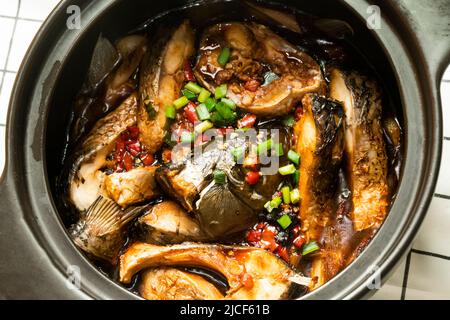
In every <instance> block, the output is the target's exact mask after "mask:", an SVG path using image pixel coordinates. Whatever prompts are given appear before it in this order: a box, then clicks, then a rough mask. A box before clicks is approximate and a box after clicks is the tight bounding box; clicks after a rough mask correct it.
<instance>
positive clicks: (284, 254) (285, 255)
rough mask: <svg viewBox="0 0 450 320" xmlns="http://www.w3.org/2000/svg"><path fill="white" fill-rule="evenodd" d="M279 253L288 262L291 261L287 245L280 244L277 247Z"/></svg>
mask: <svg viewBox="0 0 450 320" xmlns="http://www.w3.org/2000/svg"><path fill="white" fill-rule="evenodd" d="M277 254H278V255H279V256H280V258H281V259H283V260H284V261H286V262H289V253H288V251H287V249H286V247H282V246H279V247H278V249H277Z"/></svg>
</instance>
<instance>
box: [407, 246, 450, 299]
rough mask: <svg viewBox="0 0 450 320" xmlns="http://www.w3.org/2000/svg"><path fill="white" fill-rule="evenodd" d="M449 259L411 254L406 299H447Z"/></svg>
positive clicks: (449, 284)
mask: <svg viewBox="0 0 450 320" xmlns="http://www.w3.org/2000/svg"><path fill="white" fill-rule="evenodd" d="M449 271H450V261H448V260H444V259H440V258H435V257H431V256H425V255H421V254H416V253H412V254H411V266H410V269H409V274H408V286H407V289H406V295H405V298H406V299H449V297H450V272H449Z"/></svg>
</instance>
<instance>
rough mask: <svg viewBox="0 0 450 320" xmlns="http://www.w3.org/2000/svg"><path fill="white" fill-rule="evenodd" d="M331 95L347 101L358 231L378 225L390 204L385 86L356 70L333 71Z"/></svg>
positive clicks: (347, 149)
mask: <svg viewBox="0 0 450 320" xmlns="http://www.w3.org/2000/svg"><path fill="white" fill-rule="evenodd" d="M330 95H331V96H332V97H333V98H334V99H336V100H339V101H342V102H343V105H344V110H345V114H346V121H345V155H346V158H347V159H348V161H347V163H348V166H347V175H348V177H349V179H348V180H349V185H350V191H351V193H352V202H353V210H352V211H351V217H352V220H353V227H354V229H355V231H362V230H365V229H369V228H374V229H377V228H379V227H380V225H381V224H382V222H383V221H384V219H385V217H386V215H387V212H388V208H389V194H390V190H389V185H388V183H387V174H388V159H387V153H386V146H385V142H384V138H383V129H382V124H381V114H382V101H381V98H382V97H381V90H380V89H379V86H378V84H377V83H376V81H374V80H373V79H370V78H368V77H366V76H364V75H362V74H360V73H357V72H355V71H352V72H342V71H340V70H338V69H333V70H332V71H331V85H330Z"/></svg>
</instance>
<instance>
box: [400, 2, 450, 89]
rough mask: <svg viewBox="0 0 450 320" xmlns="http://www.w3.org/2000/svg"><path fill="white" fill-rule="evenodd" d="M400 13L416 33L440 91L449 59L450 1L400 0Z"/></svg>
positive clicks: (430, 71)
mask: <svg viewBox="0 0 450 320" xmlns="http://www.w3.org/2000/svg"><path fill="white" fill-rule="evenodd" d="M395 2H396V3H397V8H398V10H400V11H401V16H403V17H406V20H407V22H408V24H409V25H410V26H411V28H412V29H413V30H412V31H413V32H414V33H415V34H416V37H417V41H418V42H419V44H420V46H421V47H422V49H423V54H424V56H425V60H426V61H427V63H428V68H429V70H428V72H429V73H430V75H431V76H432V77H434V78H433V80H434V81H435V84H436V86H437V89H438V90H439V83H440V81H441V78H442V75H443V73H444V71H445V69H446V68H447V66H448V64H449V62H450V2H449V1H448V0H397V1H395Z"/></svg>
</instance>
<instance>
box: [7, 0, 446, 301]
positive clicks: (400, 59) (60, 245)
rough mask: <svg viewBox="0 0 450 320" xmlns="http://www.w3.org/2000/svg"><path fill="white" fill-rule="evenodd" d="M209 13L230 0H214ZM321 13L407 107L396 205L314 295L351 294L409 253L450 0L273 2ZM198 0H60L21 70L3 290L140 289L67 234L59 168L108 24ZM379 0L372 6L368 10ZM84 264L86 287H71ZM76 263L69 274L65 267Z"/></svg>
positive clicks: (425, 180) (431, 163)
mask: <svg viewBox="0 0 450 320" xmlns="http://www.w3.org/2000/svg"><path fill="white" fill-rule="evenodd" d="M205 2H206V5H207V6H208V15H209V16H214V14H215V11H217V13H220V10H223V9H224V8H225V7H226V6H227V5H228V3H224V2H223V1H214V0H213V1H205ZM275 2H279V3H282V4H286V5H289V6H293V7H296V8H298V9H300V10H302V11H305V12H308V13H312V14H314V15H317V16H319V17H325V18H326V17H329V18H336V19H343V20H345V21H347V22H348V23H350V25H351V26H352V27H353V29H354V30H355V34H354V39H353V40H354V43H355V44H356V45H357V47H358V49H359V50H360V51H361V52H362V53H363V55H364V56H365V57H367V59H368V60H369V61H370V63H371V64H372V65H373V66H374V67H375V69H376V71H377V73H378V74H379V76H380V77H381V78H382V79H383V81H384V86H385V87H387V88H388V89H389V91H390V92H389V93H390V95H391V98H392V99H393V103H394V104H395V105H396V106H397V107H398V109H399V110H400V111H401V113H402V114H403V129H404V138H405V141H404V161H403V165H402V172H401V175H400V184H399V188H398V192H397V195H396V198H395V200H394V202H393V204H392V207H391V210H390V213H389V215H388V216H387V218H386V220H385V222H384V224H383V225H382V227H381V228H380V230H379V231H378V233H377V234H376V235H375V237H374V238H373V240H372V241H371V242H370V244H369V245H368V246H367V248H366V249H365V250H364V251H363V252H362V254H361V255H360V256H359V257H358V258H357V259H356V260H355V261H354V262H353V263H352V264H351V265H349V266H348V267H347V268H346V269H344V270H343V271H342V272H341V273H339V274H338V275H337V276H336V277H335V278H333V279H332V280H330V281H329V282H328V283H326V284H325V285H324V286H322V287H320V288H319V289H318V290H316V291H314V292H312V293H310V294H308V295H306V296H304V297H302V298H308V299H352V298H361V297H365V296H368V295H370V294H372V293H374V290H370V289H369V288H370V287H371V286H370V285H368V282H371V281H372V276H373V271H374V270H376V272H377V273H376V274H378V273H379V274H380V275H381V278H382V279H385V278H386V275H387V274H388V273H389V271H390V270H391V269H392V268H393V267H394V265H395V264H396V262H397V261H399V259H400V258H401V256H402V255H403V254H404V253H406V252H407V250H408V249H409V247H410V245H411V241H412V240H413V238H414V235H415V234H416V232H417V230H418V228H419V226H420V223H421V221H422V220H423V218H424V215H425V213H426V211H427V207H428V204H429V202H430V199H431V197H432V195H433V191H434V186H435V182H436V178H437V174H438V168H439V162H440V156H441V140H442V116H441V108H440V95H439V83H440V79H441V77H442V73H443V71H444V68H445V67H446V65H447V63H448V62H449V58H450V25H449V21H450V19H449V17H450V3H448V1H446V0H437V1H434V0H433V1H431V0H414V1H411V0H399V1H393V0H386V1H369V0H348V1H345V2H344V1H333V2H330V1H326V0H323V1H322V0H315V1H304V0H296V1H295V0H292V1H281V0H279V1H275ZM70 5H77V6H78V7H79V8H81V28H80V29H68V28H67V27H66V21H67V19H68V17H69V15H68V14H67V12H70V13H72V12H71V11H70V10H68V7H69V6H70ZM183 5H193V4H190V2H189V1H181V0H166V1H146V0H134V1H125V0H96V1H88V0H71V1H65V0H64V1H62V2H61V3H60V4H59V5H58V6H57V7H56V9H55V10H54V11H53V12H52V14H51V15H50V16H49V18H48V19H47V20H46V21H45V22H44V24H43V26H42V28H41V29H40V31H39V32H38V33H37V35H36V37H35V39H34V41H33V43H32V44H31V46H30V48H29V50H28V52H27V54H26V55H25V58H24V62H23V64H22V66H21V68H20V70H19V72H18V74H17V79H16V83H15V86H14V89H13V92H12V96H11V100H10V106H9V113H8V127H7V134H6V136H7V144H6V145H7V156H6V167H5V171H4V173H3V176H2V180H1V184H0V195H1V201H0V203H1V207H0V214H1V219H2V220H1V224H0V254H1V259H0V297H1V298H22V299H27V298H50V299H55V298H58V299H85V298H86V299H89V298H94V299H130V298H138V297H137V296H136V295H134V294H133V293H131V292H129V291H127V290H126V289H125V288H123V287H121V286H119V285H118V284H116V283H114V282H113V281H111V280H110V279H109V278H107V277H106V276H105V275H103V274H102V273H101V272H100V271H99V270H98V269H96V268H95V267H94V266H93V264H91V263H90V262H89V261H88V260H87V259H86V258H85V257H84V256H83V255H82V254H81V252H80V251H78V249H77V248H76V247H75V246H74V244H73V243H72V241H71V240H70V238H69V237H68V235H67V232H66V229H65V227H64V226H63V224H62V222H61V219H60V216H59V214H58V212H57V209H56V206H55V194H54V192H53V190H52V187H51V186H52V185H53V184H54V179H55V176H56V175H57V174H58V172H59V170H60V165H59V162H58V158H59V157H60V155H61V152H62V150H63V149H64V143H65V140H64V139H65V138H64V136H65V134H64V133H65V130H66V126H67V125H68V121H69V114H70V112H69V111H70V105H71V104H70V102H71V101H72V99H73V97H74V96H75V94H76V92H77V91H78V90H79V88H80V86H81V83H82V81H83V77H84V75H85V72H86V70H87V67H88V64H89V60H90V52H91V51H92V48H93V46H94V44H95V41H96V39H97V37H98V35H99V33H103V34H104V35H105V36H106V37H108V38H110V39H114V38H116V37H117V36H119V35H123V34H126V33H127V32H128V31H129V30H132V29H133V28H135V27H137V26H138V25H140V24H141V23H142V22H143V21H145V20H147V19H148V18H152V17H156V16H158V15H159V14H161V13H163V12H165V11H167V10H171V9H173V8H176V7H180V6H183ZM370 5H377V6H378V7H379V8H380V12H381V24H380V26H381V28H379V29H374V30H369V29H368V28H367V26H366V20H365V18H366V17H367V16H369V15H370V12H371V11H368V6H370ZM371 8H373V7H371ZM369 10H370V9H369ZM73 266H76V268H77V269H76V270H77V271H79V273H80V276H81V278H80V279H81V288H80V289H75V290H73V289H72V290H69V289H68V287H67V277H68V276H69V278H70V277H71V276H72V274H71V272H72V271H71V270H73ZM68 272H69V274H67V273H68Z"/></svg>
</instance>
